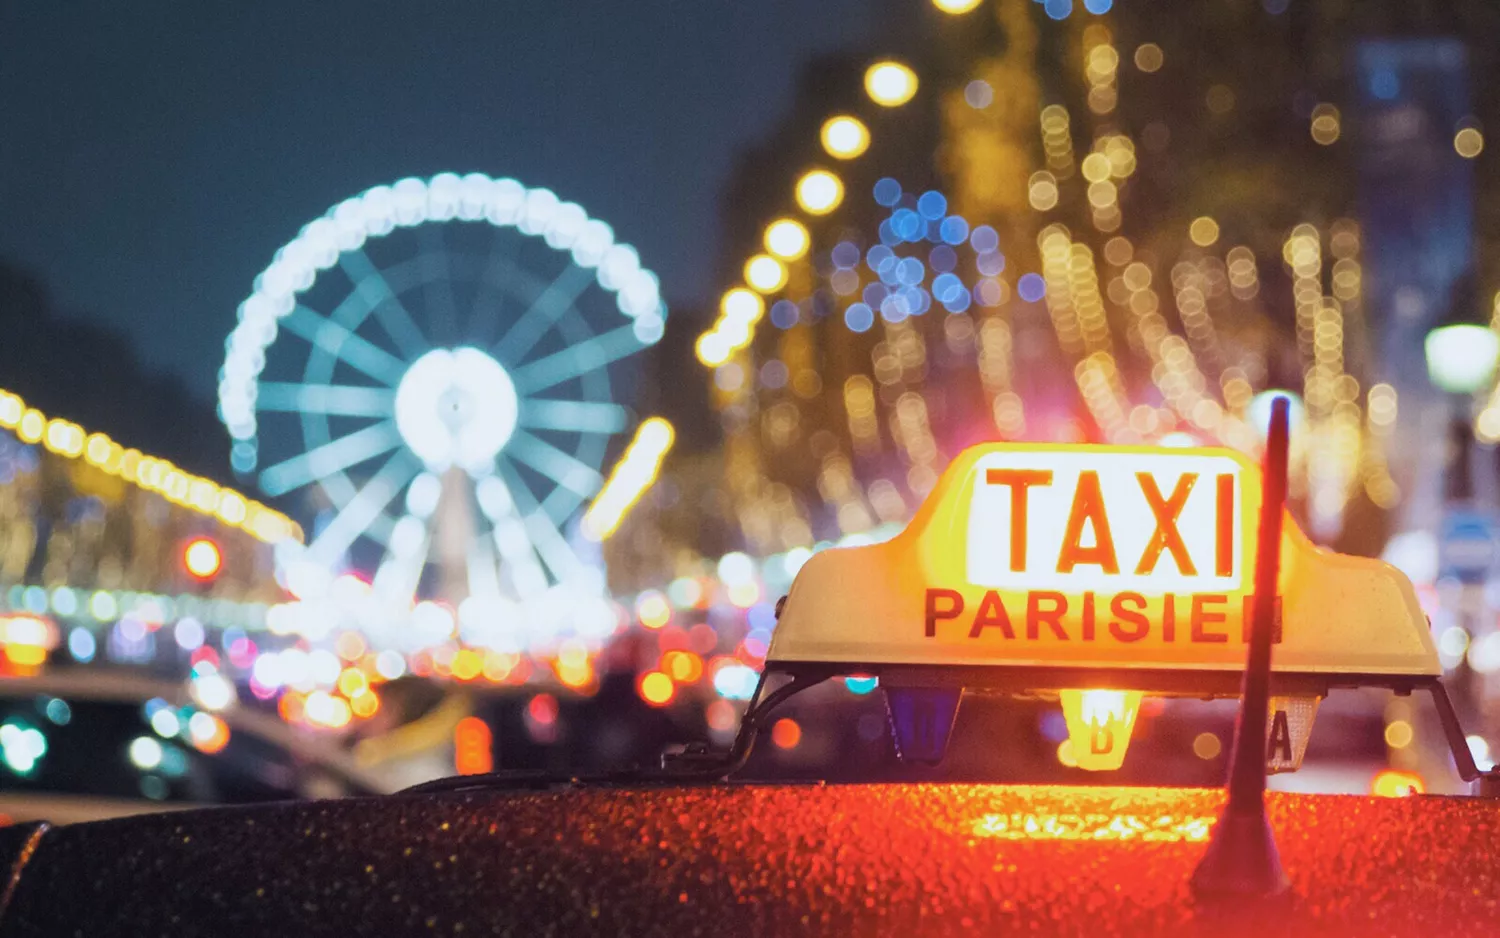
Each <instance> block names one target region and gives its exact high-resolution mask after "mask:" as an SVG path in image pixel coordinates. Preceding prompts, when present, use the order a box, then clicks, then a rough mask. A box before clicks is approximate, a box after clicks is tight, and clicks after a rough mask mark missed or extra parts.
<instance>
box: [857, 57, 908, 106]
mask: <svg viewBox="0 0 1500 938" xmlns="http://www.w3.org/2000/svg"><path fill="white" fill-rule="evenodd" d="M865 93H866V94H868V95H869V96H870V100H871V101H874V102H875V103H876V104H879V105H881V106H883V107H900V106H901V105H903V104H905V103H906V102H908V101H910V100H911V99H912V98H913V97H914V96H915V95H916V93H917V73H916V72H914V71H912V70H911V69H910V68H907V67H906V66H905V65H902V64H901V63H900V62H895V61H891V60H889V59H887V60H885V61H881V62H876V63H875V64H874V65H871V66H870V67H869V68H868V69H866V70H865Z"/></svg>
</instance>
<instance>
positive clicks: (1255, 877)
mask: <svg viewBox="0 0 1500 938" xmlns="http://www.w3.org/2000/svg"><path fill="white" fill-rule="evenodd" d="M1290 885H1291V883H1290V882H1289V881H1288V880H1287V878H1286V873H1285V872H1284V871H1283V870H1282V868H1281V856H1280V855H1279V854H1278V853H1277V852H1276V838H1275V836H1274V835H1273V834H1272V833H1271V823H1270V821H1268V820H1267V819H1266V816H1265V814H1264V812H1257V813H1254V814H1240V813H1238V812H1234V811H1233V810H1232V809H1230V808H1225V810H1224V815H1223V816H1222V817H1220V818H1219V824H1218V829H1217V830H1216V831H1214V836H1213V838H1212V839H1211V840H1210V841H1209V842H1208V851H1207V852H1206V853H1204V855H1203V860H1202V862H1200V863H1199V864H1198V869H1197V870H1195V871H1194V872H1193V879H1192V888H1193V895H1195V896H1197V897H1198V898H1199V899H1231V898H1241V899H1251V898H1270V897H1272V896H1279V895H1282V894H1283V893H1285V892H1286V891H1287V889H1288V888H1289V887H1290Z"/></svg>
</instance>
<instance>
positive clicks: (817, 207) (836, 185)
mask: <svg viewBox="0 0 1500 938" xmlns="http://www.w3.org/2000/svg"><path fill="white" fill-rule="evenodd" d="M842 201H844V184H843V183H842V182H841V181H839V177H837V176H835V175H834V174H833V173H830V172H829V171H828V170H826V169H814V170H811V171H809V172H806V173H803V175H802V178H801V179H799V180H797V204H798V205H800V206H802V210H803V211H805V212H807V213H808V214H810V215H827V214H828V213H829V212H831V211H833V210H834V209H836V208H838V207H839V203H840V202H842Z"/></svg>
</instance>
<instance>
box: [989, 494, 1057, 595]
mask: <svg viewBox="0 0 1500 938" xmlns="http://www.w3.org/2000/svg"><path fill="white" fill-rule="evenodd" d="M984 481H985V482H987V483H989V484H990V485H1008V486H1010V569H1011V572H1012V573H1024V572H1026V505H1027V502H1028V498H1027V490H1028V489H1030V488H1031V487H1032V486H1033V485H1038V486H1047V485H1051V484H1052V470H1051V469H989V470H987V471H986V472H985V474H984Z"/></svg>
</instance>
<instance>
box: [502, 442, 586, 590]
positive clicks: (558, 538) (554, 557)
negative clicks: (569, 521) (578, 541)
mask: <svg viewBox="0 0 1500 938" xmlns="http://www.w3.org/2000/svg"><path fill="white" fill-rule="evenodd" d="M500 471H501V472H502V473H503V474H504V475H505V477H506V481H507V483H508V485H509V488H510V490H511V496H512V497H513V498H514V499H515V504H516V512H517V514H518V515H519V516H520V518H521V523H522V525H523V526H524V527H525V529H526V534H527V536H529V537H530V538H531V543H532V545H533V546H534V547H535V548H536V552H537V554H538V555H540V556H541V558H542V562H543V563H545V564H546V565H547V568H548V569H549V570H551V571H552V576H553V578H554V579H556V580H557V581H558V582H566V581H567V580H569V579H571V578H572V577H573V576H575V575H576V574H578V573H579V572H580V571H581V570H582V568H583V561H581V560H579V559H578V555H577V554H575V553H573V548H571V547H569V546H568V539H567V538H565V537H563V533H562V531H561V530H560V529H559V528H558V526H557V525H556V524H554V523H553V521H552V519H551V518H549V517H547V513H546V512H545V511H543V510H542V507H541V506H540V505H538V504H537V502H536V498H535V497H534V496H533V495H532V494H531V490H530V489H529V488H527V487H526V484H525V482H523V481H522V480H521V479H520V478H518V477H517V476H516V474H515V470H514V469H512V468H511V467H510V466H507V465H503V464H502V466H501V469H500Z"/></svg>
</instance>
